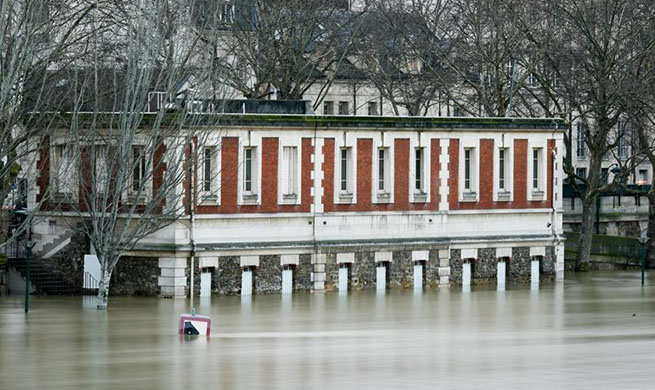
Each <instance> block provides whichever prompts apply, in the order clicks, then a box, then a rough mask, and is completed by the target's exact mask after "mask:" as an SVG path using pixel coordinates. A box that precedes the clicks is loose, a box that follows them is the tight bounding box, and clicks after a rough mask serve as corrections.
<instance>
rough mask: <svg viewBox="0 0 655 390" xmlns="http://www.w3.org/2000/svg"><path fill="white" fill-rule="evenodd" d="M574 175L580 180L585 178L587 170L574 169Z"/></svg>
mask: <svg viewBox="0 0 655 390" xmlns="http://www.w3.org/2000/svg"><path fill="white" fill-rule="evenodd" d="M575 174H576V176H578V177H579V178H581V179H586V178H587V168H575Z"/></svg>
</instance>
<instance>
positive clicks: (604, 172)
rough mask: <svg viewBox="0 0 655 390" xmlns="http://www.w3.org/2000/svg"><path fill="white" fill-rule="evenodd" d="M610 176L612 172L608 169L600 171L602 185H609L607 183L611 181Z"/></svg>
mask: <svg viewBox="0 0 655 390" xmlns="http://www.w3.org/2000/svg"><path fill="white" fill-rule="evenodd" d="M609 174H610V170H609V169H608V168H601V169H600V185H605V184H607V181H608V179H609Z"/></svg>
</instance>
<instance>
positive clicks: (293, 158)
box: [282, 146, 298, 195]
mask: <svg viewBox="0 0 655 390" xmlns="http://www.w3.org/2000/svg"><path fill="white" fill-rule="evenodd" d="M297 150H298V149H297V148H296V147H295V146H285V147H284V148H283V149H282V155H283V158H284V163H285V167H284V187H283V189H284V193H283V195H296V194H297V193H298V190H297V181H298V180H297V175H298V163H297V158H298V157H297Z"/></svg>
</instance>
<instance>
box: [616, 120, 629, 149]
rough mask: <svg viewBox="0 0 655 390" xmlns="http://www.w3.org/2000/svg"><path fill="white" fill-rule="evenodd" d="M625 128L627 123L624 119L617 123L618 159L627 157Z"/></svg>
mask: <svg viewBox="0 0 655 390" xmlns="http://www.w3.org/2000/svg"><path fill="white" fill-rule="evenodd" d="M626 128H627V121H626V120H625V119H621V120H620V121H619V131H618V134H617V137H618V139H619V158H627V157H628V140H627V139H626Z"/></svg>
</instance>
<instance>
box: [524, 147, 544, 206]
mask: <svg viewBox="0 0 655 390" xmlns="http://www.w3.org/2000/svg"><path fill="white" fill-rule="evenodd" d="M535 151H538V153H539V155H538V158H537V161H538V164H539V166H538V167H537V174H538V176H537V180H536V183H537V187H535V186H534V183H535V177H534V172H535V167H534V161H535V158H534V153H535ZM546 151H547V147H546V142H540V143H530V144H529V145H528V156H527V158H528V175H527V176H528V177H527V179H528V180H527V193H528V200H534V201H542V200H547V199H548V194H547V182H546V181H547V177H548V164H547V162H548V160H547V156H546V155H547V154H548V153H546Z"/></svg>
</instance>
